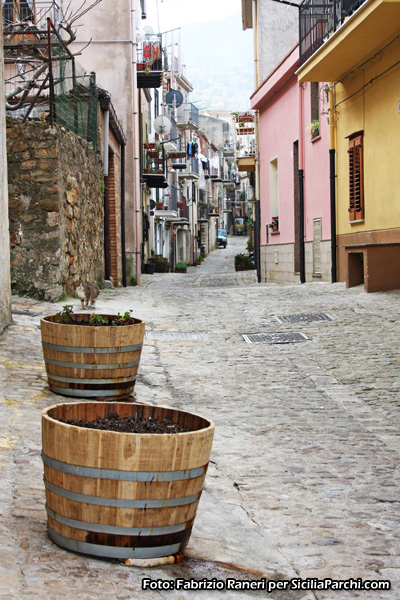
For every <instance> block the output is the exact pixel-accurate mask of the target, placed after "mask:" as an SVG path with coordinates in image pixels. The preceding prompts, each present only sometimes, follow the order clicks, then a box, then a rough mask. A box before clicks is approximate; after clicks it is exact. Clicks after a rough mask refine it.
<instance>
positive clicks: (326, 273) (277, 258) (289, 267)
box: [260, 241, 331, 283]
mask: <svg viewBox="0 0 400 600" xmlns="http://www.w3.org/2000/svg"><path fill="white" fill-rule="evenodd" d="M304 252H305V267H306V282H310V281H328V282H329V281H330V280H331V262H330V259H331V255H330V241H323V242H321V247H320V252H321V273H320V274H318V276H316V275H315V274H314V273H313V243H312V242H306V243H305V248H304ZM260 260H261V281H262V282H265V281H268V282H270V283H271V282H276V283H278V282H289V283H298V282H299V281H300V273H295V272H294V245H293V244H274V245H270V246H261V252H260Z"/></svg>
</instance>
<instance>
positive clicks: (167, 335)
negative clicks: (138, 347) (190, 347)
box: [145, 331, 208, 342]
mask: <svg viewBox="0 0 400 600" xmlns="http://www.w3.org/2000/svg"><path fill="white" fill-rule="evenodd" d="M145 338H146V339H147V340H167V341H168V340H169V341H175V340H187V341H189V342H208V337H207V335H206V333H205V332H204V331H146V334H145Z"/></svg>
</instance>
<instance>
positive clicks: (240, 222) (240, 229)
mask: <svg viewBox="0 0 400 600" xmlns="http://www.w3.org/2000/svg"><path fill="white" fill-rule="evenodd" d="M246 229H247V227H246V220H245V219H243V218H241V217H240V218H239V217H238V218H236V219H235V222H234V224H233V233H234V234H236V235H243V234H245V233H246Z"/></svg>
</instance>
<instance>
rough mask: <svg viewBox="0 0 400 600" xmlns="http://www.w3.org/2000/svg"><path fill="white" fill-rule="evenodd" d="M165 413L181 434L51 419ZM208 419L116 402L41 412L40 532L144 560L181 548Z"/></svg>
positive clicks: (207, 442)
mask: <svg viewBox="0 0 400 600" xmlns="http://www.w3.org/2000/svg"><path fill="white" fill-rule="evenodd" d="M115 412H116V413H117V414H118V415H119V416H120V417H126V416H128V415H131V416H137V417H138V418H140V417H144V418H148V417H149V416H150V417H152V418H153V419H156V420H162V419H165V418H169V419H171V420H172V421H173V422H175V423H179V424H180V425H182V426H183V427H185V428H188V429H190V431H189V432H187V433H170V434H155V433H147V434H137V433H119V432H114V431H104V430H96V429H89V428H82V427H76V426H74V425H68V424H65V423H62V422H60V421H59V420H58V419H60V418H65V419H84V420H85V421H90V420H93V419H95V418H97V417H102V418H104V417H106V416H108V415H110V414H111V413H115ZM213 435H214V423H213V422H212V421H208V420H206V419H204V418H202V417H200V416H197V415H194V414H191V413H188V412H184V411H179V410H174V409H170V408H165V407H156V406H146V405H140V404H128V403H122V402H120V403H116V402H107V403H106V402H79V403H75V404H58V405H54V406H51V407H50V408H47V409H46V410H44V411H43V415H42V441H43V454H42V457H43V462H44V475H45V478H44V480H45V486H46V510H47V515H48V533H49V536H50V538H51V539H52V540H53V541H54V542H55V543H56V544H58V545H59V546H62V547H63V548H66V549H68V550H72V551H75V552H81V553H84V554H90V555H95V556H103V557H108V558H116V559H128V558H131V559H132V558H133V559H149V558H158V557H164V556H170V555H174V554H177V553H178V552H182V551H183V550H184V548H185V547H186V545H187V543H188V541H189V537H190V534H191V530H192V525H193V521H194V519H195V515H196V511H197V505H198V503H199V499H200V495H201V492H202V489H203V483H204V478H205V475H206V471H207V466H208V462H209V458H210V452H211V445H212V440H213Z"/></svg>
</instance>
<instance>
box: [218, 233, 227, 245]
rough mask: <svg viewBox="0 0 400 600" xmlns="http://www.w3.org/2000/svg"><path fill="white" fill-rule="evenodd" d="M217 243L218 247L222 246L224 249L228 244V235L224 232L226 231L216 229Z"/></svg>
mask: <svg viewBox="0 0 400 600" xmlns="http://www.w3.org/2000/svg"><path fill="white" fill-rule="evenodd" d="M217 243H218V246H223V247H224V248H226V245H227V243H228V234H227V232H226V229H218V237H217Z"/></svg>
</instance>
